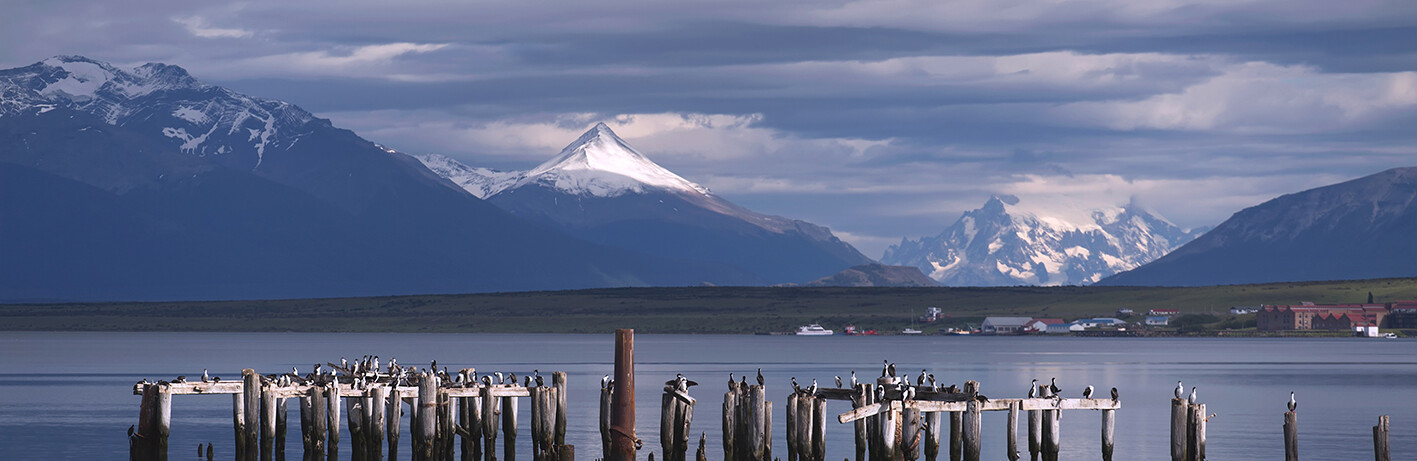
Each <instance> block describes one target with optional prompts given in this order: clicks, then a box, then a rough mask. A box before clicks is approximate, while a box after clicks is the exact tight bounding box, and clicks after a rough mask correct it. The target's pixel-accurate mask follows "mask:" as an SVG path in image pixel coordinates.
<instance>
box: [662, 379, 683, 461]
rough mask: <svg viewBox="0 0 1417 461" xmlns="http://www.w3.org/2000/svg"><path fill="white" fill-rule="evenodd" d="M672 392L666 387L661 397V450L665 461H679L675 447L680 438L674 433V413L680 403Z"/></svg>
mask: <svg viewBox="0 0 1417 461" xmlns="http://www.w3.org/2000/svg"><path fill="white" fill-rule="evenodd" d="M672 392H673V391H672V390H671V389H669V387H667V386H666V387H665V389H664V393H663V394H660V396H659V450H660V453H661V454H663V455H664V461H679V459H678V457H677V456H676V455H677V449H676V447H675V443H676V442H677V441H678V440H679V437H677V436H676V435H675V433H674V428H675V424H674V413H675V410H676V407H677V405H676V404H677V403H678V401H677V400H675V399H674V396H673V395H672Z"/></svg>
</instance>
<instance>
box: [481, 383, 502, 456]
mask: <svg viewBox="0 0 1417 461" xmlns="http://www.w3.org/2000/svg"><path fill="white" fill-rule="evenodd" d="M496 386H497V384H493V385H491V386H486V387H483V388H482V456H483V460H484V461H497V425H498V424H500V422H501V418H498V417H497V415H498V414H500V412H501V410H500V408H501V406H502V399H501V398H499V397H496V396H494V395H493V394H492V388H493V387H496Z"/></svg>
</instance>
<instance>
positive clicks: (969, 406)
mask: <svg viewBox="0 0 1417 461" xmlns="http://www.w3.org/2000/svg"><path fill="white" fill-rule="evenodd" d="M964 393H965V395H968V396H969V401H968V402H965V403H964V434H963V436H964V459H965V461H979V449H980V440H979V439H980V437H981V436H982V432H983V420H982V419H981V418H982V416H981V413H980V409H979V404H980V401H979V399H978V398H977V397H978V396H979V382H978V381H965V382H964Z"/></svg>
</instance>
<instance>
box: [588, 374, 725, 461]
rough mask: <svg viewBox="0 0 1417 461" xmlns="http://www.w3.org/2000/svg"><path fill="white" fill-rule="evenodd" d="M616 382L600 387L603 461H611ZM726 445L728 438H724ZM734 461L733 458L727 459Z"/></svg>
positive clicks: (603, 384) (605, 382) (601, 454)
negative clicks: (611, 427)
mask: <svg viewBox="0 0 1417 461" xmlns="http://www.w3.org/2000/svg"><path fill="white" fill-rule="evenodd" d="M614 388H615V384H614V381H609V380H605V381H602V382H601V385H600V456H601V458H600V459H601V460H603V461H609V460H610V411H611V410H610V409H611V407H610V402H611V394H612V393H613V392H614ZM724 440H725V443H726V441H727V440H728V436H726V435H725V436H724ZM725 460H726V461H732V459H731V458H725Z"/></svg>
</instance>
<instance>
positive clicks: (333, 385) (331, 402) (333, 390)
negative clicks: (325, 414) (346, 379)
mask: <svg viewBox="0 0 1417 461" xmlns="http://www.w3.org/2000/svg"><path fill="white" fill-rule="evenodd" d="M325 392H326V393H327V394H328V395H327V396H326V397H325V406H327V407H329V410H328V411H329V412H330V413H329V418H330V422H329V428H330V433H329V435H330V445H329V446H328V447H326V450H327V451H326V452H325V459H327V460H329V461H338V460H339V436H340V430H339V422H340V414H339V413H340V403H341V402H340V389H339V380H338V379H334V380H331V381H330V384H329V386H328V387H326V388H325Z"/></svg>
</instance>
